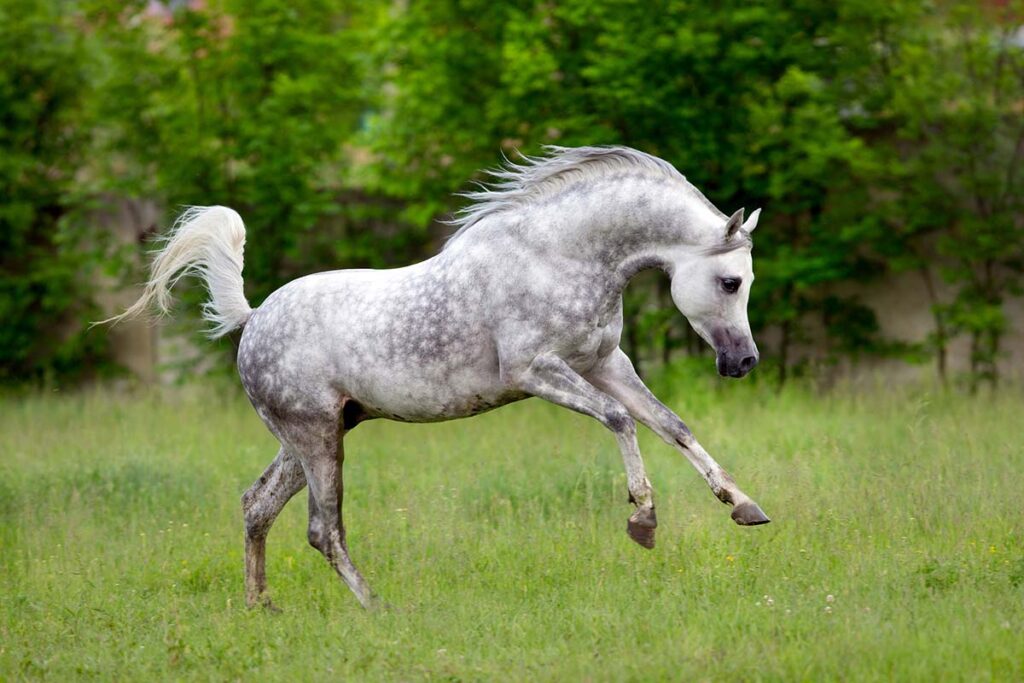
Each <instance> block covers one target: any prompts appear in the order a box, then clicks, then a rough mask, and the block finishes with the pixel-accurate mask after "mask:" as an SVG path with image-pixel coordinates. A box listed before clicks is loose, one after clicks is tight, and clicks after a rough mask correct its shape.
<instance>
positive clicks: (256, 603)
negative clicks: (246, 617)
mask: <svg viewBox="0 0 1024 683" xmlns="http://www.w3.org/2000/svg"><path fill="white" fill-rule="evenodd" d="M248 607H249V609H255V608H257V607H258V608H262V609H263V611H264V612H267V613H268V614H281V611H282V610H281V608H280V607H278V606H277V605H275V604H274V603H273V602H271V600H270V598H269V597H267V596H266V595H261V596H260V597H258V598H256V599H255V600H251V601H249V605H248Z"/></svg>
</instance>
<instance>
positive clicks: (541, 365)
mask: <svg viewBox="0 0 1024 683" xmlns="http://www.w3.org/2000/svg"><path fill="white" fill-rule="evenodd" d="M508 379H509V380H510V381H511V382H512V383H513V384H515V385H516V386H517V388H519V389H521V390H522V391H525V392H527V393H529V394H532V395H534V396H537V397H539V398H543V399H545V400H547V401H550V402H551V403H555V404H557V405H560V406H563V407H565V408H569V409H570V410H574V411H576V412H578V413H582V414H584V415H589V416H590V417H592V418H594V419H596V420H598V421H599V422H600V423H601V424H603V425H604V426H605V427H607V428H608V429H609V430H611V431H612V433H614V434H615V439H616V441H618V444H619V451H620V452H621V454H622V462H623V464H624V465H625V468H626V482H627V486H628V487H629V499H630V502H632V503H633V504H635V505H636V511H635V512H634V513H633V514H632V516H630V518H629V522H628V524H627V526H626V531H627V532H628V533H629V537H630V538H632V539H633V540H634V541H636V542H637V543H639V544H640V545H642V546H643V547H645V548H653V547H654V529H655V527H657V526H658V520H657V517H656V515H655V512H654V493H653V491H652V490H651V482H650V481H648V479H647V472H646V471H645V470H644V461H643V458H642V457H641V456H640V447H639V445H638V444H637V440H636V423H635V422H634V421H633V418H632V417H631V416H630V414H629V411H628V410H627V409H626V407H625V406H624V405H623V404H622V403H621V402H619V401H618V400H616V399H614V398H612V397H611V396H608V395H607V394H605V393H603V392H601V391H598V390H597V389H596V388H595V387H594V386H593V385H591V384H589V383H588V382H587V381H586V380H585V379H583V378H582V377H581V376H580V375H579V374H577V373H576V372H575V371H574V370H573V369H572V368H570V367H569V366H568V365H567V364H566V362H565V361H563V360H562V359H561V358H559V357H557V356H555V355H554V354H543V355H541V356H538V357H537V358H535V359H534V360H533V361H532V362H531V363H530V365H529V366H528V367H527V368H526V369H525V370H523V371H521V372H519V373H516V374H515V375H514V376H513V377H509V378H508Z"/></svg>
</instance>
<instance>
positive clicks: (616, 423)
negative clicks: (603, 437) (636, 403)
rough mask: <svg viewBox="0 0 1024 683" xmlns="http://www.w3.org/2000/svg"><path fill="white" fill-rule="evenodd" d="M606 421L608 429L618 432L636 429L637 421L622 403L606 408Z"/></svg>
mask: <svg viewBox="0 0 1024 683" xmlns="http://www.w3.org/2000/svg"><path fill="white" fill-rule="evenodd" d="M604 423H605V425H607V427H608V429H610V430H612V431H613V432H615V433H616V434H620V433H622V432H628V431H630V430H635V429H636V422H635V421H634V420H633V416H632V415H630V414H629V411H628V410H626V408H625V406H623V405H621V404H616V405H613V406H610V407H608V408H607V409H606V410H605V412H604Z"/></svg>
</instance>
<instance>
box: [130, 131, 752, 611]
mask: <svg viewBox="0 0 1024 683" xmlns="http://www.w3.org/2000/svg"><path fill="white" fill-rule="evenodd" d="M492 174H493V175H494V176H495V177H496V182H495V184H494V185H492V186H490V187H484V188H483V189H482V190H481V191H479V192H473V193H469V194H468V195H467V196H468V197H470V198H471V199H473V200H475V201H474V203H472V204H471V205H470V206H469V207H468V208H467V209H465V210H464V211H463V212H462V213H461V214H460V215H459V217H458V218H457V219H456V220H455V221H454V223H455V224H457V225H458V226H459V229H458V231H457V232H456V233H455V235H454V236H453V237H452V238H451V239H450V240H449V241H448V243H447V245H446V246H445V247H444V249H443V250H442V251H441V252H440V253H439V254H437V255H436V256H434V257H433V258H430V259H428V260H426V261H423V262H422V263H418V264H416V265H412V266H408V267H405V268H397V269H394V270H341V271H333V272H325V273H317V274H315V275H309V276H307V277H303V278H300V279H298V280H295V281H293V282H290V283H288V284H287V285H285V286H284V287H281V288H280V289H279V290H277V291H276V292H274V293H273V294H271V295H270V296H269V297H268V298H267V300H266V301H264V302H263V304H262V305H260V306H259V307H258V308H256V309H252V308H250V307H249V304H248V303H247V302H246V299H245V296H244V294H243V292H242V251H243V246H244V243H245V228H244V227H243V225H242V220H241V218H240V217H239V216H238V214H237V213H235V212H234V211H232V210H231V209H228V208H225V207H220V206H214V207H209V208H193V209H190V210H188V211H187V212H186V213H185V214H184V215H183V216H182V217H181V218H180V219H179V220H178V222H177V223H176V225H175V227H174V229H173V230H172V231H171V232H170V234H169V236H168V237H167V238H166V244H165V246H164V247H163V248H162V249H161V250H160V251H159V252H158V253H157V254H156V258H155V260H154V262H153V265H152V277H151V279H150V281H149V283H148V284H147V287H146V290H145V292H144V294H143V296H142V297H141V299H140V300H139V301H138V302H137V303H136V304H135V305H134V306H132V307H131V308H130V309H128V311H126V312H125V313H124V314H123V315H122V316H118V317H124V316H129V315H134V314H138V313H141V312H143V311H144V310H146V308H147V307H148V306H149V304H150V303H151V302H152V301H154V300H155V301H156V304H157V306H158V308H159V309H160V310H161V311H163V312H166V311H167V309H168V306H169V303H170V301H169V290H170V288H171V286H173V284H174V283H175V282H176V281H177V280H178V279H179V278H180V277H182V275H183V274H185V273H187V272H193V273H196V274H198V275H199V276H200V277H202V278H203V279H204V280H205V282H206V285H207V288H208V289H209V293H210V298H211V301H210V303H208V304H207V305H206V307H205V310H204V316H205V317H206V318H207V319H208V320H209V321H210V322H212V323H213V329H212V331H211V335H212V336H220V335H223V334H225V333H226V332H228V331H230V330H233V329H235V328H238V327H243V328H244V330H243V332H242V337H241V342H240V344H239V347H238V371H239V374H240V375H241V378H242V384H243V385H244V386H245V391H246V393H247V394H248V395H249V399H250V400H251V401H252V404H253V406H254V407H255V408H256V412H258V413H259V415H260V417H261V418H262V419H263V421H264V422H265V423H266V425H267V427H268V428H269V429H270V431H271V432H273V434H274V436H276V437H277V439H278V441H280V443H281V449H280V451H279V452H278V454H277V457H276V458H275V459H274V461H273V462H272V463H271V464H270V466H269V467H268V468H267V470H266V471H265V472H264V473H263V475H262V476H261V477H260V478H259V479H258V480H257V481H256V483H254V484H253V486H252V487H251V488H250V489H249V490H248V491H246V492H245V495H244V496H243V497H242V507H243V510H244V514H245V570H246V578H245V587H246V600H247V602H248V604H249V605H255V604H259V603H264V604H269V602H268V601H267V599H266V596H265V593H266V573H265V570H264V557H265V555H264V553H265V541H266V537H267V533H268V531H269V530H270V526H271V524H273V522H274V519H275V518H276V517H277V515H278V513H279V512H280V511H281V509H282V508H283V507H284V505H285V503H287V502H288V500H289V499H290V498H291V497H292V496H294V495H295V494H296V493H298V492H299V491H300V490H301V489H302V487H303V486H307V485H308V486H309V542H310V544H312V545H313V546H314V547H315V548H316V549H317V550H319V551H320V552H321V553H323V555H324V556H325V557H326V558H327V560H328V561H329V562H330V564H331V565H332V566H333V567H334V569H335V570H336V571H337V572H338V574H340V575H341V578H342V579H343V580H344V581H345V583H346V584H347V585H348V587H349V588H350V589H351V590H352V592H353V593H355V595H356V597H357V598H358V599H359V602H360V603H361V604H362V605H363V606H364V607H370V606H372V605H373V604H375V601H376V599H375V597H374V595H373V594H372V593H371V591H370V588H369V587H368V586H367V584H366V581H365V580H364V579H363V577H362V575H361V574H360V573H359V571H358V570H357V569H356V568H355V566H354V565H353V564H352V561H351V560H350V559H349V554H348V548H347V546H346V542H345V528H344V525H343V524H342V513H341V507H342V506H341V502H342V462H343V460H344V455H343V453H344V451H343V448H342V442H343V440H344V437H345V434H346V433H348V431H349V430H351V429H353V428H354V427H355V426H356V425H358V424H359V423H360V422H362V421H364V420H370V419H374V418H387V419H390V420H398V421H401V422H431V421H439V420H450V419H454V418H459V417H467V416H469V415H476V414H478V413H481V412H483V411H486V410H490V409H492V408H497V407H498V406H502V405H505V404H507V403H510V402H512V401H518V400H520V399H523V398H526V397H528V396H539V397H540V398H543V399H545V400H548V401H551V402H552V403H556V404H558V405H560V406H564V407H566V408H569V409H571V410H575V411H577V412H579V413H583V414H584V415H589V416H590V417H593V418H594V419H596V420H598V421H600V422H601V424H603V425H604V426H605V427H607V428H608V429H609V430H611V432H612V433H613V434H614V435H615V438H616V440H617V441H618V445H619V450H620V451H621V452H622V460H623V462H624V464H625V468H626V474H627V481H628V488H629V498H630V501H631V502H632V503H633V504H634V505H635V506H636V510H635V512H634V513H633V514H632V516H630V518H629V522H628V525H627V531H628V533H629V536H630V537H631V538H632V539H633V540H634V541H636V542H637V543H639V544H640V545H642V546H644V547H645V548H651V547H653V546H654V529H655V526H657V521H656V518H655V513H654V497H653V494H652V491H651V484H650V482H649V481H648V479H647V475H646V473H645V471H644V464H643V460H642V459H641V457H640V450H639V448H638V447H637V437H636V424H635V422H634V420H638V421H640V422H642V423H643V424H645V425H647V426H648V427H649V428H650V429H652V430H653V431H654V432H655V433H657V434H658V435H659V436H660V437H661V438H663V439H664V440H665V441H667V442H668V443H669V444H671V445H672V446H674V447H675V448H676V449H678V450H679V452H680V453H682V454H683V455H684V456H685V457H686V459H687V460H689V461H690V462H691V463H692V464H693V466H694V467H696V468H697V470H698V471H699V472H700V474H701V475H702V476H703V477H704V479H705V481H707V483H708V485H709V486H710V487H711V490H712V491H713V492H714V494H715V495H716V496H717V497H718V498H719V499H720V500H721V501H723V502H725V503H728V504H730V505H732V506H733V510H732V518H733V519H734V520H735V521H736V522H737V523H739V524H743V525H753V524H764V523H766V522H768V521H769V520H768V517H767V516H766V515H765V514H764V512H762V511H761V508H760V507H758V505H757V504H756V503H755V502H754V501H753V500H751V499H750V498H749V497H748V496H747V495H746V494H744V493H743V492H742V491H740V489H739V488H738V487H737V486H736V483H735V482H734V481H733V479H732V477H730V476H729V474H728V473H726V472H725V471H724V470H723V469H722V468H721V467H720V466H719V465H718V463H716V462H715V461H714V460H713V459H712V458H711V456H710V455H708V453H707V452H706V451H705V450H704V449H703V448H702V447H701V445H700V444H699V443H697V440H696V439H695V438H694V436H693V434H692V433H691V432H690V430H689V429H688V428H687V427H686V425H685V424H683V421H682V420H680V419H679V417H678V416H676V415H675V413H673V412H672V411H671V410H669V409H668V408H667V407H665V406H664V405H663V404H662V403H661V402H660V401H658V399H657V398H655V397H654V395H653V394H652V393H651V392H650V391H649V390H648V389H647V387H646V386H644V383H643V382H642V381H641V380H640V378H639V377H638V376H637V374H636V372H635V371H634V370H633V365H632V363H631V362H630V360H629V358H628V357H627V356H626V354H625V353H623V352H622V350H621V349H620V348H619V337H620V335H621V332H622V292H623V288H624V287H625V286H626V284H627V283H628V282H629V280H630V278H632V277H633V276H634V275H636V274H637V273H638V272H639V271H641V270H644V269H648V268H659V269H661V270H663V271H665V272H666V273H668V275H669V277H670V278H671V280H672V285H671V291H672V298H673V300H674V301H675V304H676V306H677V307H678V308H679V310H680V311H681V312H682V314H683V315H685V316H686V318H687V319H688V320H689V321H690V324H691V325H692V326H693V328H694V329H695V330H696V331H697V333H698V334H699V335H700V336H701V337H702V338H703V339H704V340H705V341H707V342H708V343H709V344H710V345H711V346H712V347H713V348H714V349H715V352H716V353H717V367H718V372H719V373H720V374H721V375H723V376H729V377H742V376H743V375H745V374H747V373H748V372H749V371H750V370H751V369H752V368H753V367H754V366H755V365H756V364H757V360H758V353H757V347H756V346H755V345H754V341H753V339H752V338H751V334H750V326H749V324H748V322H747V298H748V296H749V293H750V285H751V283H752V281H753V279H754V276H753V272H752V262H751V240H750V233H751V231H752V230H753V229H754V227H755V226H756V225H757V218H758V213H759V212H757V211H755V212H754V213H753V214H752V215H751V216H750V218H749V219H747V221H746V222H744V220H743V210H742V209H740V210H739V211H737V212H736V213H734V214H733V215H732V216H731V217H727V216H725V215H724V214H722V213H721V212H719V211H718V210H717V209H716V208H715V207H714V206H713V205H712V204H711V203H710V202H709V201H708V200H707V199H706V198H705V197H704V196H703V195H702V194H701V193H700V192H699V191H698V190H697V189H696V188H695V187H693V186H692V185H691V184H690V183H688V182H687V181H686V179H685V178H684V177H683V176H682V175H681V174H680V173H679V172H678V171H677V170H676V169H675V168H673V167H672V166H671V165H670V164H669V163H667V162H665V161H662V160H661V159H658V158H656V157H653V156H650V155H648V154H644V153H642V152H638V151H636V150H633V149H628V148H623V147H584V148H579V149H567V148H549V150H548V154H547V155H546V156H544V157H540V158H525V160H524V161H523V162H521V163H520V164H511V163H509V164H507V165H506V166H504V167H503V168H501V169H499V170H497V171H493V172H492Z"/></svg>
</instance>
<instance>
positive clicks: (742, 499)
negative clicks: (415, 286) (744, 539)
mask: <svg viewBox="0 0 1024 683" xmlns="http://www.w3.org/2000/svg"><path fill="white" fill-rule="evenodd" d="M586 378H587V380H588V381H590V382H591V383H592V384H593V385H594V386H596V387H598V388H599V389H601V390H602V391H604V392H606V393H607V394H608V395H609V396H613V397H614V398H616V399H617V400H619V401H621V402H622V404H623V405H625V406H626V408H627V409H628V410H629V412H630V414H631V415H633V417H635V418H636V419H637V420H639V421H640V422H642V423H643V424H645V425H647V426H648V427H649V428H650V429H651V431H653V432H654V433H655V434H657V435H658V436H660V437H661V438H662V439H664V440H665V441H666V442H667V443H669V444H670V445H672V446H674V447H675V448H676V449H678V450H679V451H680V452H681V453H682V454H683V455H684V456H686V459H687V460H689V461H690V463H691V464H692V465H693V466H694V467H695V468H697V471H698V472H700V474H701V476H703V477H704V481H706V482H707V483H708V486H710V487H711V491H712V492H713V493H714V494H715V496H717V497H718V499H719V500H720V501H722V502H723V503H727V504H729V505H732V506H733V510H732V518H733V521H735V522H736V523H737V524H740V525H743V526H754V525H757V524H767V523H768V522H770V521H771V520H770V519H769V518H768V515H766V514H765V513H764V511H763V510H761V507H760V506H759V505H758V504H757V503H755V502H754V501H753V500H751V498H750V497H749V496H748V495H747V494H745V493H743V491H741V490H740V488H739V487H738V486H737V485H736V482H735V481H734V480H733V478H732V477H731V476H730V475H729V473H728V472H726V471H725V470H724V469H722V466H721V465H719V464H718V463H717V462H715V460H714V458H712V457H711V456H710V455H708V452H707V451H705V450H704V448H703V447H702V446H701V445H700V444H699V443H698V442H697V439H696V438H694V436H693V433H692V432H691V431H690V429H689V428H688V427H687V426H686V425H685V424H684V423H683V421H682V420H681V419H680V418H679V416H678V415H676V414H675V413H674V412H672V411H671V410H670V409H669V408H668V407H667V406H665V405H664V404H663V403H662V402H661V401H659V400H658V399H657V397H655V395H654V394H653V393H651V390H650V389H648V388H647V385H645V384H644V382H643V380H642V379H640V377H639V376H637V374H636V370H634V369H633V363H632V362H631V361H630V360H629V356H627V355H626V354H625V353H624V352H623V351H622V349H616V350H615V351H614V352H613V353H612V354H610V355H609V356H607V357H606V358H604V359H603V360H602V361H601V362H600V363H599V364H598V365H597V366H596V367H595V368H594V369H593V370H591V371H590V372H589V373H587V375H586Z"/></svg>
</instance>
